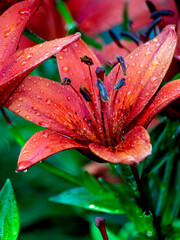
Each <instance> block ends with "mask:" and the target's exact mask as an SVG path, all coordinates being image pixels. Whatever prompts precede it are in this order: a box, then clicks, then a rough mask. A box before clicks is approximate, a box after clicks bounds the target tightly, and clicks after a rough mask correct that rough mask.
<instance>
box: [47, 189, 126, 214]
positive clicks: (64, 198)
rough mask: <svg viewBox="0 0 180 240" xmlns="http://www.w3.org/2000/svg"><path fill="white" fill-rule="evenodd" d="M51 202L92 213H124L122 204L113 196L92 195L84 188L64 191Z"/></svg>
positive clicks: (52, 198)
mask: <svg viewBox="0 0 180 240" xmlns="http://www.w3.org/2000/svg"><path fill="white" fill-rule="evenodd" d="M50 200H51V201H53V202H56V203H63V204H68V205H72V206H77V207H82V208H85V209H89V210H92V211H100V212H105V213H111V214H112V213H114V214H122V213H124V211H123V208H122V206H121V203H120V202H119V200H118V199H117V198H116V197H114V196H113V195H109V194H107V195H105V194H103V195H97V194H92V193H90V192H89V191H88V190H87V189H85V188H83V187H81V188H80V187H79V188H72V189H70V190H67V191H64V192H62V193H60V194H59V195H57V196H55V197H51V198H50ZM112 203H113V204H112Z"/></svg>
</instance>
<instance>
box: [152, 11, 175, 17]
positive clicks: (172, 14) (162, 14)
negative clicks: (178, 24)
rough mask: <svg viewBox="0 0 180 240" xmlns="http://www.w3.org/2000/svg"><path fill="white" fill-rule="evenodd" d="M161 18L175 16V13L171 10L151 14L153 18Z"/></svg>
mask: <svg viewBox="0 0 180 240" xmlns="http://www.w3.org/2000/svg"><path fill="white" fill-rule="evenodd" d="M159 16H171V17H172V16H174V12H172V11H170V10H159V11H155V12H152V13H151V16H150V17H151V18H153V19H156V18H157V17H159Z"/></svg>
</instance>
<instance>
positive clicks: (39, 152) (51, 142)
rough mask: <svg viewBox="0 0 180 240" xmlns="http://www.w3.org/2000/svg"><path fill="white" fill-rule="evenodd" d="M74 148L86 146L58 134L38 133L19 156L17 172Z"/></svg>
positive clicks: (53, 132)
mask: <svg viewBox="0 0 180 240" xmlns="http://www.w3.org/2000/svg"><path fill="white" fill-rule="evenodd" d="M72 148H74V149H86V147H85V146H83V145H81V144H79V143H77V142H75V141H74V140H73V139H70V138H67V137H64V136H62V135H61V134H59V133H58V132H55V131H48V130H45V131H41V132H37V133H35V134H34V135H33V136H32V137H31V138H30V140H29V141H27V143H26V144H25V145H24V147H23V149H22V151H21V153H20V155H19V160H18V168H17V171H24V170H26V169H27V168H29V167H31V166H32V165H34V164H36V163H38V162H40V161H41V160H43V159H44V158H47V157H49V156H51V155H53V154H55V153H57V152H60V151H64V150H66V149H72Z"/></svg>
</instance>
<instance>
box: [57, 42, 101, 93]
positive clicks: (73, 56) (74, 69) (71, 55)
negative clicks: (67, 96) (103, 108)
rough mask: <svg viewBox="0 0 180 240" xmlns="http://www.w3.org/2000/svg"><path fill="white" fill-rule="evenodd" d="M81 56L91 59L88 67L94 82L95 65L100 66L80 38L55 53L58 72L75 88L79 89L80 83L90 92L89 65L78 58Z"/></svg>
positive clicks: (95, 78)
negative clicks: (90, 64) (69, 80)
mask: <svg viewBox="0 0 180 240" xmlns="http://www.w3.org/2000/svg"><path fill="white" fill-rule="evenodd" d="M83 56H88V57H89V58H91V59H92V61H93V65H92V66H90V69H91V72H92V78H93V81H94V84H95V83H96V81H97V76H96V74H95V71H96V68H97V67H101V64H100V62H99V60H98V59H97V57H96V56H95V55H94V53H93V52H92V51H91V49H90V48H89V47H88V46H87V45H86V43H85V42H83V41H82V40H81V39H79V40H78V41H77V42H75V43H74V44H71V45H70V46H69V47H68V48H66V49H64V50H63V51H62V52H60V53H58V54H57V63H58V67H59V73H60V76H61V79H63V78H66V77H67V78H70V79H71V83H72V85H73V86H74V87H75V88H76V89H77V90H79V87H80V85H82V86H84V87H86V88H87V89H88V90H89V91H90V92H91V93H92V91H93V86H92V83H91V79H90V73H89V67H88V66H87V65H86V64H85V63H83V62H82V61H81V59H80V58H81V57H83ZM97 93H98V90H97Z"/></svg>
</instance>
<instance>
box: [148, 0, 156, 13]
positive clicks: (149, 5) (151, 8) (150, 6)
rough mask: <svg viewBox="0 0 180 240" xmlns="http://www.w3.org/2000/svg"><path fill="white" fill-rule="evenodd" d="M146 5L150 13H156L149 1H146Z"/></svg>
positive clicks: (154, 7)
mask: <svg viewBox="0 0 180 240" xmlns="http://www.w3.org/2000/svg"><path fill="white" fill-rule="evenodd" d="M146 4H147V6H148V8H149V10H150V12H151V13H153V12H154V11H156V6H155V5H154V3H152V2H151V1H146Z"/></svg>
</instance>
